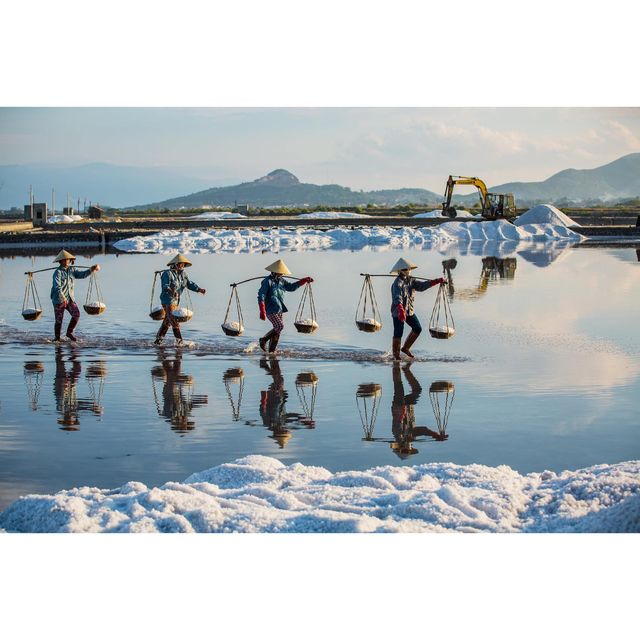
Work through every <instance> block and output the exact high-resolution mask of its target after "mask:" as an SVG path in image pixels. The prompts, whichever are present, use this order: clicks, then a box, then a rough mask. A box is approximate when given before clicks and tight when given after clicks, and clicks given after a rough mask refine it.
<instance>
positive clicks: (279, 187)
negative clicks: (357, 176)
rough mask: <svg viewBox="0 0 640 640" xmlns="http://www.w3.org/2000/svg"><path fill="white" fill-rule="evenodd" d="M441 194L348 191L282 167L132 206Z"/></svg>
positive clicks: (336, 201)
mask: <svg viewBox="0 0 640 640" xmlns="http://www.w3.org/2000/svg"><path fill="white" fill-rule="evenodd" d="M441 200H442V196H441V195H439V194H437V193H434V192H433V191H427V190H426V189H385V190H381V191H352V190H351V189H349V188H348V187H341V186H340V185H337V184H325V185H317V184H306V183H303V182H300V181H299V180H298V178H296V176H294V175H293V174H292V173H290V172H289V171H286V170H285V169H276V170H275V171H272V172H271V173H268V174H267V175H266V176H263V177H262V178H258V179H257V180H253V181H252V182H243V183H242V184H238V185H235V186H230V187H216V188H213V189H206V190H205V191H199V192H197V193H192V194H191V195H188V196H180V197H178V198H171V199H169V200H162V201H159V202H153V203H152V204H147V205H139V206H136V207H132V208H133V209H148V208H158V209H163V208H168V209H178V208H180V207H185V208H190V207H201V206H203V205H212V206H221V207H233V206H234V205H235V204H236V203H238V204H249V205H253V206H260V207H269V206H305V205H308V206H318V205H327V206H331V205H333V206H351V205H354V206H355V205H366V204H368V203H372V204H386V205H396V204H407V203H409V202H415V203H417V204H420V203H422V204H426V203H438V202H440V201H441Z"/></svg>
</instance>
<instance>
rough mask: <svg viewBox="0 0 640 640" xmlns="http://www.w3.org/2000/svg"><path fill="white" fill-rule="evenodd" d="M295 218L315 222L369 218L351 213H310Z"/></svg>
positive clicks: (362, 214) (361, 214)
mask: <svg viewBox="0 0 640 640" xmlns="http://www.w3.org/2000/svg"><path fill="white" fill-rule="evenodd" d="M297 217H298V218H309V219H316V220H322V219H325V220H335V219H336V218H370V217H371V216H368V215H366V214H364V213H354V212H351V211H312V212H311V213H300V214H298V216H297Z"/></svg>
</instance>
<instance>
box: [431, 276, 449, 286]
mask: <svg viewBox="0 0 640 640" xmlns="http://www.w3.org/2000/svg"><path fill="white" fill-rule="evenodd" d="M433 284H434V285H436V284H447V281H446V280H445V279H444V278H436V279H435V280H434V281H433Z"/></svg>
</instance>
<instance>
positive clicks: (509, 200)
mask: <svg viewBox="0 0 640 640" xmlns="http://www.w3.org/2000/svg"><path fill="white" fill-rule="evenodd" d="M457 184H470V185H473V186H474V187H476V188H477V189H478V195H479V196H480V206H481V207H482V217H483V218H485V219H486V220H496V219H497V218H514V217H515V216H516V201H515V199H514V197H513V194H512V193H489V191H488V190H487V185H486V184H485V183H484V181H483V180H480V178H468V177H466V176H449V179H448V180H447V188H446V190H445V192H444V202H443V203H442V215H443V216H448V217H449V218H455V217H456V215H457V212H456V208H455V207H452V206H451V198H452V196H453V188H454V187H455V185H457Z"/></svg>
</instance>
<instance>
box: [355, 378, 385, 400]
mask: <svg viewBox="0 0 640 640" xmlns="http://www.w3.org/2000/svg"><path fill="white" fill-rule="evenodd" d="M380 395H382V385H380V384H378V383H377V382H365V383H363V384H359V385H358V389H357V391H356V396H357V397H358V398H376V397H378V396H380Z"/></svg>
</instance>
